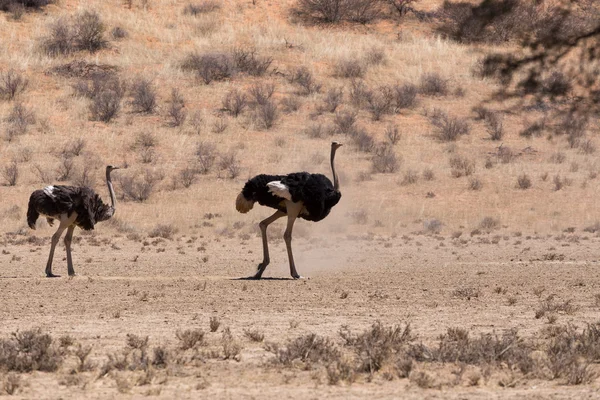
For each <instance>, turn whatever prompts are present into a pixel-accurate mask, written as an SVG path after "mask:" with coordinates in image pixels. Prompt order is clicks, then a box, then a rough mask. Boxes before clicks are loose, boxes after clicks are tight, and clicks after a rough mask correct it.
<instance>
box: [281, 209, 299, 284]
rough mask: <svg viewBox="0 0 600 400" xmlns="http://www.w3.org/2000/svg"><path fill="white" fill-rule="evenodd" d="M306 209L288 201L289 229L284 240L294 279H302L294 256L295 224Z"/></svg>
mask: <svg viewBox="0 0 600 400" xmlns="http://www.w3.org/2000/svg"><path fill="white" fill-rule="evenodd" d="M302 207H304V204H302V203H293V202H291V201H286V209H287V216H288V221H287V228H286V229H285V233H284V234H283V240H284V241H285V246H286V247H287V252H288V259H289V261H290V274H291V275H292V278H294V279H299V278H302V277H301V276H300V275H299V274H298V271H296V265H295V264H294V255H293V254H292V230H293V229H294V222H295V221H296V218H298V215H300V211H301V210H302Z"/></svg>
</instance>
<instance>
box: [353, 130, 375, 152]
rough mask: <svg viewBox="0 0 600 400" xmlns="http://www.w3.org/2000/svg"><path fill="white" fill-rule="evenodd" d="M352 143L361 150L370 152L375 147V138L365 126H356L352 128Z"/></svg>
mask: <svg viewBox="0 0 600 400" xmlns="http://www.w3.org/2000/svg"><path fill="white" fill-rule="evenodd" d="M352 143H354V145H355V146H356V147H357V148H358V150H359V151H362V152H364V153H370V152H371V151H373V150H374V149H375V139H373V136H372V135H371V134H370V133H369V132H367V131H366V130H365V129H364V128H354V129H353V130H352Z"/></svg>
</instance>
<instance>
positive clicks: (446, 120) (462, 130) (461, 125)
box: [429, 108, 470, 142]
mask: <svg viewBox="0 0 600 400" xmlns="http://www.w3.org/2000/svg"><path fill="white" fill-rule="evenodd" d="M429 119H430V121H431V123H432V124H433V125H434V126H435V127H436V128H438V132H437V134H436V137H437V138H438V139H439V140H440V141H442V142H454V141H456V140H458V138H459V137H460V136H462V135H467V134H469V131H470V127H469V124H468V122H467V120H466V119H464V118H459V117H450V116H448V114H446V113H445V112H443V111H442V110H440V109H437V108H436V109H434V110H433V113H432V114H431V115H430V116H429Z"/></svg>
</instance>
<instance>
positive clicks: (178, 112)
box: [167, 88, 187, 127]
mask: <svg viewBox="0 0 600 400" xmlns="http://www.w3.org/2000/svg"><path fill="white" fill-rule="evenodd" d="M167 116H168V117H169V125H170V126H172V127H177V126H181V125H183V123H184V122H185V119H186V117H187V113H186V112H185V99H184V98H183V96H182V95H181V93H179V90H177V89H175V88H173V89H172V90H171V97H170V98H169V106H168V107H167Z"/></svg>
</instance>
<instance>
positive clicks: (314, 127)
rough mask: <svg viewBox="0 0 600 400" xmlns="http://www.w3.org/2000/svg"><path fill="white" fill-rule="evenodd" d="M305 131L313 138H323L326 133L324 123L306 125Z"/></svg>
mask: <svg viewBox="0 0 600 400" xmlns="http://www.w3.org/2000/svg"><path fill="white" fill-rule="evenodd" d="M304 132H305V133H306V135H307V136H308V137H309V138H311V139H319V138H322V137H323V136H325V133H326V132H325V129H323V125H322V124H310V125H309V126H308V127H306V129H305V130H304Z"/></svg>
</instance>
